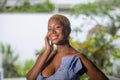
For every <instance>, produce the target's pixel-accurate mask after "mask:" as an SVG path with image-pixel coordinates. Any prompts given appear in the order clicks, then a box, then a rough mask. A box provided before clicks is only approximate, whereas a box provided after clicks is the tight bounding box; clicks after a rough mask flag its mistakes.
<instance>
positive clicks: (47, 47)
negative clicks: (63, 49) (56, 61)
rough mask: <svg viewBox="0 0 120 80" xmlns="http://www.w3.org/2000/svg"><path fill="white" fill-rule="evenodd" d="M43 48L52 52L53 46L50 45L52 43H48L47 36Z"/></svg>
mask: <svg viewBox="0 0 120 80" xmlns="http://www.w3.org/2000/svg"><path fill="white" fill-rule="evenodd" d="M45 47H46V50H49V51H50V52H52V51H53V44H52V42H50V40H49V38H48V36H47V35H46V37H45Z"/></svg>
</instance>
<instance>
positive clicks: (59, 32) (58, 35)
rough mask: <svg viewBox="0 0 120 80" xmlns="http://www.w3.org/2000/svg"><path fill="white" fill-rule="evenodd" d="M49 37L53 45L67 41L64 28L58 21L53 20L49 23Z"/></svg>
mask: <svg viewBox="0 0 120 80" xmlns="http://www.w3.org/2000/svg"><path fill="white" fill-rule="evenodd" d="M47 36H48V38H49V40H50V41H51V42H52V43H53V44H56V45H57V44H62V43H63V42H64V41H65V37H64V33H63V26H62V25H61V23H60V21H59V20H57V19H51V20H50V21H49V22H48V33H47Z"/></svg>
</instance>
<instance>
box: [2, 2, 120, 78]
mask: <svg viewBox="0 0 120 80" xmlns="http://www.w3.org/2000/svg"><path fill="white" fill-rule="evenodd" d="M57 13H59V14H63V15H65V16H67V17H68V18H69V20H70V22H71V28H72V33H71V39H70V43H71V45H72V46H73V47H74V48H76V49H77V50H78V51H80V52H83V53H84V54H85V55H86V56H87V57H88V58H89V59H90V60H92V61H93V62H94V64H95V65H96V66H97V67H98V68H99V69H101V70H102V71H103V72H104V73H105V74H106V75H107V76H108V77H109V78H110V80H120V0H0V80H26V78H25V76H26V73H27V72H28V70H30V69H31V67H32V66H33V65H34V63H35V60H36V58H37V56H38V55H39V54H40V53H41V52H42V51H43V50H44V46H45V45H44V37H45V35H46V32H47V22H48V19H49V18H50V16H52V15H53V14H57ZM82 80H90V79H89V77H88V76H87V75H86V74H84V75H83V76H82Z"/></svg>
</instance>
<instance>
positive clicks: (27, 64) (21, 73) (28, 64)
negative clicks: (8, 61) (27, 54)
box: [17, 59, 34, 77]
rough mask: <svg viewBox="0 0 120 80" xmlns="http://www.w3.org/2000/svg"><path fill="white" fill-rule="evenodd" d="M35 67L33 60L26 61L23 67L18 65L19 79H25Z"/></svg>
mask: <svg viewBox="0 0 120 80" xmlns="http://www.w3.org/2000/svg"><path fill="white" fill-rule="evenodd" d="M33 65H34V61H33V60H32V59H30V60H26V61H25V64H24V65H23V66H22V65H21V64H17V71H18V73H19V76H18V77H25V76H26V74H27V72H28V71H29V70H30V69H31V68H32V66H33Z"/></svg>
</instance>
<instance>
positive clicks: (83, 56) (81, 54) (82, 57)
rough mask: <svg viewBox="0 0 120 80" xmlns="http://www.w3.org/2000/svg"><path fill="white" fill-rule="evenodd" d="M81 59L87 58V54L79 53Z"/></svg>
mask: <svg viewBox="0 0 120 80" xmlns="http://www.w3.org/2000/svg"><path fill="white" fill-rule="evenodd" d="M77 56H78V57H79V58H80V59H87V56H86V55H85V54H83V53H78V55H77Z"/></svg>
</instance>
